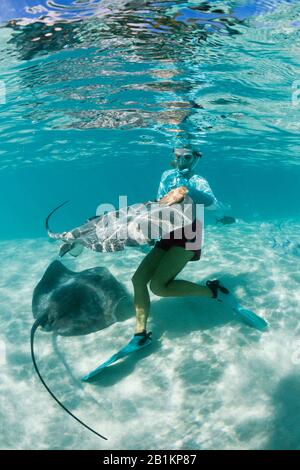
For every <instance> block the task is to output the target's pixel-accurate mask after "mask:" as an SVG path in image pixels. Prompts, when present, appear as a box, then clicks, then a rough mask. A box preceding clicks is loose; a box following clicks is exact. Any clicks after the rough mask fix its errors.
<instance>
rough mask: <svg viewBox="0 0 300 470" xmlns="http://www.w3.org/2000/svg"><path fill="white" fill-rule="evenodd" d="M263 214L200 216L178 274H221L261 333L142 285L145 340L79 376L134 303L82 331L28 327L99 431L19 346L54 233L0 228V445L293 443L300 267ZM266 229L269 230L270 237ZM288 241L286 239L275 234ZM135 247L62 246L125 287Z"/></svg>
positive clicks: (296, 435)
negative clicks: (18, 234) (146, 296)
mask: <svg viewBox="0 0 300 470" xmlns="http://www.w3.org/2000/svg"><path fill="white" fill-rule="evenodd" d="M299 229H300V226H299V224H296V223H289V224H287V225H286V226H285V228H284V230H283V229H282V227H281V229H280V227H279V225H277V224H274V223H272V224H271V223H269V224H267V223H266V224H260V223H252V224H245V223H240V224H236V225H232V226H224V227H223V226H220V225H219V226H210V227H208V228H207V230H206V237H205V247H204V249H203V255H202V259H201V261H199V262H192V263H189V264H188V266H187V267H186V268H185V269H184V271H183V272H182V273H181V274H180V276H179V277H180V278H185V279H189V280H193V281H195V282H199V283H204V281H205V280H207V279H213V278H220V279H222V280H223V283H224V284H225V285H226V286H228V287H229V288H230V289H232V291H233V292H234V293H235V294H236V295H237V297H238V298H239V300H240V303H241V304H242V305H243V306H245V307H246V308H249V309H251V310H254V311H255V312H256V313H257V314H259V315H261V316H263V317H264V318H265V319H266V320H267V321H268V323H269V330H268V331H267V332H265V333H261V332H259V331H256V330H254V329H252V328H250V327H248V326H247V325H245V324H243V323H241V322H240V321H238V319H237V318H235V317H234V316H233V315H232V313H231V312H230V311H229V310H228V309H226V308H225V307H224V306H222V305H220V304H219V303H217V302H216V301H213V300H209V299H200V298H199V299H197V298H185V299H183V298H181V299H175V298H172V299H170V298H169V299H165V298H158V297H156V296H154V295H153V296H152V297H151V299H152V310H151V318H150V324H149V326H150V329H151V330H152V331H153V344H152V346H151V347H149V348H146V349H145V350H143V351H140V352H138V353H137V354H135V355H133V356H131V357H129V358H127V359H126V360H125V361H123V362H121V363H118V364H117V365H115V366H113V367H111V368H110V369H107V370H105V371H104V372H103V374H102V375H101V376H99V379H97V380H96V381H95V382H93V383H92V384H83V383H82V382H80V380H79V379H80V377H81V376H82V375H83V374H85V373H86V372H88V371H89V370H90V369H92V368H94V367H95V366H97V365H98V364H99V363H101V362H103V361H104V360H106V359H107V358H108V357H109V356H110V355H111V354H112V353H114V352H115V351H116V350H118V349H119V348H120V347H122V346H124V345H125V344H126V343H127V342H128V340H129V339H130V337H131V335H132V333H133V327H134V318H133V314H132V316H130V313H129V318H128V320H125V321H123V322H118V323H115V324H113V325H111V326H110V327H108V328H106V329H105V330H102V331H98V332H97V333H92V334H89V335H85V336H74V337H61V336H58V337H55V336H54V335H53V334H52V333H46V332H43V331H41V330H39V331H38V333H37V343H36V352H37V358H38V362H39V366H40V369H41V371H42V373H43V376H44V378H45V379H46V381H47V383H48V385H49V386H50V387H51V389H52V390H53V391H54V393H55V394H56V395H57V396H58V397H59V399H60V400H61V401H62V402H63V403H64V404H65V405H66V406H68V407H69V408H70V409H71V410H72V412H73V413H75V414H76V415H77V416H78V417H80V418H81V419H82V420H83V421H85V422H86V423H87V424H88V425H89V426H92V427H94V428H95V429H96V430H97V431H98V432H100V433H101V434H103V435H105V436H106V437H107V438H108V441H103V440H101V439H100V438H97V437H96V436H94V435H93V434H91V433H89V432H88V431H87V430H85V429H84V428H83V427H81V426H80V425H79V424H78V423H77V422H76V421H74V420H73V419H72V418H71V417H69V416H68V415H67V414H66V413H65V412H64V411H63V410H61V409H60V408H59V407H58V406H57V405H56V403H55V402H54V401H53V399H52V398H51V397H50V396H49V395H48V393H47V392H46V390H45V389H44V388H43V386H42V384H41V383H40V382H39V380H38V378H37V376H36V374H35V372H34V369H33V366H32V363H31V357H30V343H29V336H30V328H31V326H32V323H33V318H32V313H31V299H32V291H33V288H34V286H35V285H36V284H37V282H38V281H39V279H40V278H41V276H42V275H43V273H44V271H45V269H46V267H47V266H48V264H49V263H50V262H51V261H52V260H53V259H54V258H55V256H56V254H57V249H58V246H57V245H55V244H50V243H48V241H47V240H45V239H36V240H7V241H5V240H4V241H1V242H0V246H1V268H0V269H1V281H0V282H1V283H0V305H1V317H0V322H1V329H0V353H1V354H0V369H1V383H0V399H1V409H0V413H1V417H0V423H1V433H0V436H1V437H0V447H1V448H2V449H300V401H299V396H300V374H299V372H300V336H299V333H300V289H299V282H300V272H299V258H300V257H299V256H298V252H297V250H295V249H294V248H293V247H295V243H297V240H295V234H296V233H298V234H299V233H300V230H299ZM274 238H275V240H276V243H275V245H276V246H274ZM287 239H288V240H289V241H290V242H291V243H289V244H287V243H285V242H286V240H287ZM143 256H144V253H143V252H142V251H141V250H138V249H128V250H126V251H125V252H119V253H106V254H95V253H92V252H88V251H85V252H84V254H83V255H81V256H80V257H79V258H77V259H76V260H74V259H70V258H69V259H67V258H66V259H65V261H64V263H65V264H66V266H68V267H69V268H71V269H73V270H76V271H80V270H82V269H86V268H89V267H94V266H106V267H108V268H109V269H110V271H111V272H112V274H113V275H114V276H116V277H117V279H118V280H119V281H120V282H122V283H123V284H124V285H125V286H126V287H127V288H128V290H129V292H131V293H132V286H131V282H130V278H131V276H132V274H133V273H134V271H135V269H136V267H137V266H138V264H139V262H140V261H141V260H142V258H143Z"/></svg>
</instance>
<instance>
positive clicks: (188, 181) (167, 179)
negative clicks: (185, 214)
mask: <svg viewBox="0 0 300 470" xmlns="http://www.w3.org/2000/svg"><path fill="white" fill-rule="evenodd" d="M179 186H186V187H187V188H188V190H189V196H190V197H191V198H192V199H193V201H194V203H195V204H204V206H205V208H206V209H209V210H216V209H218V208H219V202H218V200H217V198H216V196H215V195H214V193H213V192H212V190H211V187H210V186H209V184H208V182H207V181H206V179H205V178H203V177H202V176H199V175H195V174H194V173H193V171H186V170H183V171H180V170H178V169H174V170H167V171H164V172H163V174H162V176H161V180H160V184H159V188H158V193H157V199H161V198H162V197H163V196H165V194H167V193H168V192H169V191H171V190H172V189H175V188H178V187H179Z"/></svg>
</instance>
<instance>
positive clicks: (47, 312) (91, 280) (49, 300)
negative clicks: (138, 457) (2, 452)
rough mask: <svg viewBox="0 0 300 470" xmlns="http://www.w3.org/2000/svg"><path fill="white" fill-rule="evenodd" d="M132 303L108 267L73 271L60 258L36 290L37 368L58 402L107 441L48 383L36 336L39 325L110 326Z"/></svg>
mask: <svg viewBox="0 0 300 470" xmlns="http://www.w3.org/2000/svg"><path fill="white" fill-rule="evenodd" d="M124 301H125V303H124ZM130 303H131V302H130V297H129V295H128V293H127V291H126V289H125V288H124V287H123V286H122V285H121V284H120V283H119V282H118V281H117V280H116V279H115V278H114V276H113V275H112V274H111V273H110V271H109V270H108V269H106V268H103V267H97V268H91V269H86V270H84V271H81V272H74V271H71V270H70V269H68V268H66V267H65V266H64V265H63V264H62V263H61V262H60V261H58V260H56V261H53V262H52V263H51V264H50V265H49V266H48V268H47V269H46V272H45V274H44V275H43V277H42V279H41V280H40V281H39V283H38V284H37V286H36V287H35V289H34V291H33V297H32V313H33V316H34V318H35V319H36V320H35V322H34V324H33V326H32V328H31V335H30V348H31V358H32V362H33V366H34V369H35V371H36V373H37V375H38V377H39V379H40V381H41V382H42V384H43V385H44V387H45V388H46V390H47V391H48V392H49V393H50V395H51V396H52V398H53V399H54V400H55V401H56V403H57V404H58V405H59V406H60V407H61V408H62V409H63V410H64V411H65V412H66V413H68V414H69V415H70V416H71V417H72V418H74V419H75V420H76V421H77V422H78V423H80V424H81V425H82V426H84V427H85V428H86V429H88V430H89V431H91V432H92V433H93V434H95V435H96V436H98V437H100V438H101V439H105V440H107V438H106V437H105V436H103V435H102V434H100V433H99V432H97V431H95V429H93V428H92V427H90V426H88V425H87V424H86V423H84V422H83V421H82V420H81V419H79V418H78V417H77V416H76V415H74V414H73V413H72V412H71V411H70V410H69V409H68V408H67V407H66V406H65V405H64V404H63V403H62V402H61V401H60V400H59V399H58V398H57V397H56V396H55V394H54V393H53V392H52V390H51V389H50V387H49V386H48V385H47V383H46V382H45V380H44V379H43V377H42V375H41V373H40V371H39V368H38V365H37V361H36V356H35V350H34V338H35V333H36V331H37V329H38V328H39V327H42V328H43V329H44V330H46V331H53V332H55V333H58V334H61V335H65V336H68V335H80V334H87V333H91V332H94V331H98V330H101V329H103V328H107V327H108V326H109V325H111V324H112V323H115V322H116V321H119V320H123V319H125V318H126V317H128V312H129V309H128V306H129V304H130ZM124 307H125V308H124ZM126 314H127V316H126Z"/></svg>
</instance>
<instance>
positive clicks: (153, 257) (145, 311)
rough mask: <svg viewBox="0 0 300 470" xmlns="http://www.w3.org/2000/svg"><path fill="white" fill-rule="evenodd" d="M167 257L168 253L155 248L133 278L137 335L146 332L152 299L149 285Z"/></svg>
mask: <svg viewBox="0 0 300 470" xmlns="http://www.w3.org/2000/svg"><path fill="white" fill-rule="evenodd" d="M165 255H166V252H165V251H164V250H162V249H160V248H153V249H152V250H151V251H150V252H149V253H148V254H147V256H145V258H144V259H143V261H142V262H141V264H140V265H139V267H138V269H137V270H136V272H135V273H134V275H133V277H132V283H133V288H134V308H135V314H136V323H135V333H141V332H142V331H144V330H146V326H147V319H148V316H149V311H150V297H149V291H148V287H147V284H148V282H149V281H150V279H151V278H152V276H153V274H154V272H155V270H156V269H157V267H158V266H159V263H160V262H161V260H162V259H163V257H164V256H165Z"/></svg>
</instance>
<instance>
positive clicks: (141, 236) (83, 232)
mask: <svg viewBox="0 0 300 470" xmlns="http://www.w3.org/2000/svg"><path fill="white" fill-rule="evenodd" d="M64 204H66V202H64V203H63V204H61V205H59V206H58V207H56V208H55V209H54V210H53V211H52V212H51V213H50V214H49V215H48V217H47V218H46V230H47V232H48V235H49V237H50V238H52V239H55V240H61V241H63V242H64V243H63V245H62V246H61V248H60V252H59V255H60V256H64V255H65V254H66V253H68V252H69V251H71V250H74V249H76V247H78V245H81V246H83V247H85V248H89V249H91V250H93V251H97V252H114V251H121V250H124V248H125V246H138V245H147V244H148V245H151V244H153V240H155V239H158V238H161V237H164V238H166V237H167V236H168V234H169V233H170V232H172V231H174V230H177V229H179V228H183V227H185V226H188V225H190V224H191V223H192V221H193V210H192V207H193V204H192V200H191V199H190V197H189V196H186V197H185V198H184V199H183V200H182V201H181V202H180V203H177V204H172V205H160V204H159V203H158V202H156V201H155V202H152V201H148V202H147V203H145V204H142V203H138V204H134V205H132V206H128V207H126V208H124V209H120V210H119V211H112V212H109V213H106V214H104V215H99V216H95V217H92V218H90V219H88V220H87V221H86V222H85V223H84V224H83V225H80V226H79V227H76V228H74V229H72V230H70V231H66V232H61V233H55V232H53V231H52V230H51V229H50V228H49V219H50V217H51V216H52V214H53V213H54V212H55V211H56V210H58V209H59V208H60V207H62V206H63V205H64Z"/></svg>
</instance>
